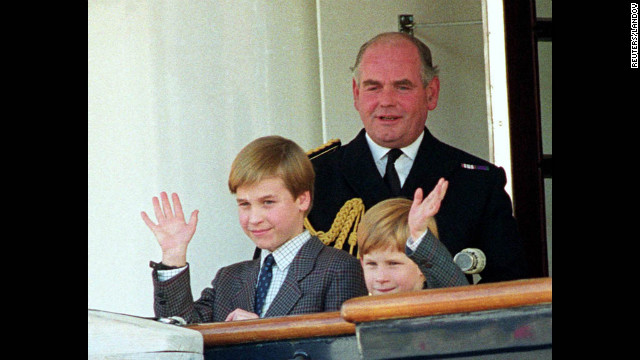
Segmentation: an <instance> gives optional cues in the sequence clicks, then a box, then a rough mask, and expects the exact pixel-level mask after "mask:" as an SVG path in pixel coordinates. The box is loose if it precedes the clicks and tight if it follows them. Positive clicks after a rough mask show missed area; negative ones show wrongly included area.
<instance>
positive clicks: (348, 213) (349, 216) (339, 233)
mask: <svg viewBox="0 0 640 360" xmlns="http://www.w3.org/2000/svg"><path fill="white" fill-rule="evenodd" d="M362 215H364V204H363V203H362V199H360V198H353V199H351V200H347V201H346V202H345V203H344V205H342V208H341V209H340V211H338V214H336V218H335V219H334V220H333V224H331V229H329V231H327V232H324V231H316V230H315V229H314V228H313V226H312V225H311V223H310V222H309V219H308V218H305V219H304V227H305V228H307V230H309V233H311V235H315V236H317V237H318V238H319V239H320V240H322V242H323V243H324V244H325V245H330V244H331V243H333V242H334V241H335V243H334V245H333V247H335V248H337V249H342V246H343V245H344V241H345V240H346V239H347V236H348V237H349V240H348V241H347V243H348V244H349V245H350V247H349V254H351V255H354V253H353V247H354V246H355V245H356V243H357V238H356V230H357V229H358V224H359V223H360V218H361V217H362ZM355 255H356V257H357V258H358V259H359V258H360V249H358V254H355Z"/></svg>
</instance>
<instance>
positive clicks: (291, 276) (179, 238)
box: [142, 136, 366, 323]
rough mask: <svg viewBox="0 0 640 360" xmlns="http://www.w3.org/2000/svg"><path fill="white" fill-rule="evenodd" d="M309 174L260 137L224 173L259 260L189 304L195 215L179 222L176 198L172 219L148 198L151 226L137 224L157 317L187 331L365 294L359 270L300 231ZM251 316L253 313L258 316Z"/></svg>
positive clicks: (228, 271)
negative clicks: (259, 291) (262, 293)
mask: <svg viewBox="0 0 640 360" xmlns="http://www.w3.org/2000/svg"><path fill="white" fill-rule="evenodd" d="M314 177H315V174H314V171H313V166H312V165H311V162H310V161H309V159H308V157H307V155H306V153H305V152H304V151H303V150H302V149H301V148H300V147H299V146H298V145H297V144H295V143H294V142H293V141H291V140H288V139H285V138H282V137H279V136H267V137H262V138H259V139H256V140H254V141H252V142H251V143H249V144H248V145H247V146H245V147H244V148H243V149H242V150H241V151H240V153H239V154H238V156H237V157H236V159H235V160H234V162H233V164H232V166H231V172H230V175H229V190H230V191H231V193H232V194H235V195H236V201H237V206H238V217H239V220H240V225H241V227H242V229H243V231H244V232H245V234H247V236H248V237H249V238H250V239H251V240H252V241H253V242H254V243H255V245H256V246H257V247H258V248H260V249H262V252H261V258H260V259H254V260H251V261H244V262H240V263H236V264H233V265H230V266H226V267H223V268H221V269H220V270H219V271H218V273H217V274H216V276H215V278H214V279H213V281H212V283H211V287H209V288H206V289H204V290H203V291H202V294H201V297H200V299H198V300H196V301H193V298H192V295H191V288H190V281H189V266H188V264H187V261H186V250H187V246H188V243H189V241H191V238H192V237H193V234H194V233H195V229H196V225H197V221H198V211H197V210H195V211H194V212H193V213H192V215H191V218H190V220H189V222H188V223H187V222H186V221H185V218H184V215H183V212H182V205H181V203H180V199H179V197H178V195H177V194H175V193H174V194H173V195H172V199H173V204H174V210H175V215H174V212H173V211H172V209H171V204H170V203H169V199H168V197H167V195H166V193H161V194H160V196H161V201H162V207H161V206H160V201H159V200H158V198H156V197H154V198H153V206H154V211H155V214H156V217H157V220H158V224H155V223H154V222H153V221H152V220H151V219H150V218H149V216H147V214H146V213H145V212H142V219H143V220H144V222H145V223H146V224H147V226H148V227H149V228H150V229H151V231H152V232H153V233H154V235H155V236H156V238H157V240H158V243H159V244H160V247H161V249H162V262H161V263H160V264H155V263H153V266H152V267H154V270H153V273H152V276H153V284H154V311H155V313H156V316H161V317H168V316H180V317H182V318H184V319H185V320H186V321H187V322H188V323H196V322H198V323H202V322H216V321H231V320H241V319H251V318H258V317H272V316H284V315H293V314H304V313H315V312H323V311H337V310H339V309H340V306H341V305H342V303H343V302H344V301H345V300H347V299H349V298H352V297H356V296H361V295H365V294H366V286H365V283H364V278H363V273H362V268H361V266H360V264H359V263H358V261H357V259H355V258H354V257H353V256H351V255H349V254H347V253H346V252H344V251H341V250H338V249H334V248H331V247H328V246H325V245H324V244H323V243H322V242H321V241H320V240H319V239H318V238H317V237H314V236H311V235H310V234H309V232H308V231H306V230H305V229H304V227H303V223H304V218H305V216H306V215H307V214H308V212H309V210H310V209H311V206H312V203H313V183H314ZM269 256H271V257H272V258H273V259H275V263H274V264H273V265H272V266H271V271H272V274H271V275H269V276H270V277H271V278H272V280H271V281H270V285H269V286H268V290H267V291H266V298H265V299H264V305H263V306H262V309H261V310H256V309H255V305H256V301H257V298H256V287H257V286H258V275H259V274H262V273H261V266H263V264H264V263H265V259H267V257H269ZM258 312H260V313H259V314H258Z"/></svg>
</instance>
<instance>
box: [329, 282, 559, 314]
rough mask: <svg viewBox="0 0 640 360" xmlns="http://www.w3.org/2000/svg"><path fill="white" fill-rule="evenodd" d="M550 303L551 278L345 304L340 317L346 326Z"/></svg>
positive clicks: (380, 297) (359, 298)
mask: <svg viewBox="0 0 640 360" xmlns="http://www.w3.org/2000/svg"><path fill="white" fill-rule="evenodd" d="M546 302H551V278H539V279H527V280H514V281H504V282H498V283H490V284H478V285H468V286H458V287H453V288H440V289H428V290H423V291H418V292H408V293H400V294H391V295H377V296H366V297H358V298H353V299H350V300H347V301H345V303H344V304H342V309H341V311H340V314H341V316H342V318H343V319H345V320H346V321H349V322H355V323H357V322H365V321H373V320H386V319H401V318H408V317H421V316H430V315H441V314H453V313H462V312H471V311H484V310H494V309H501V308H509V307H515V306H525V305H535V304H540V303H546Z"/></svg>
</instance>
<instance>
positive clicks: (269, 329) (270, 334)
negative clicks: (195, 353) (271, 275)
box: [185, 311, 356, 347]
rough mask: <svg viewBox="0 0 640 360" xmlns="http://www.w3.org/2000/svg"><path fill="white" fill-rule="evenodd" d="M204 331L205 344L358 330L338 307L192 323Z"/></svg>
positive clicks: (350, 332) (288, 337)
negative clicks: (313, 312)
mask: <svg viewBox="0 0 640 360" xmlns="http://www.w3.org/2000/svg"><path fill="white" fill-rule="evenodd" d="M185 327H187V328H190V329H193V330H197V331H199V332H200V333H202V337H203V338H204V346H205V347H207V346H214V345H230V344H241V343H248V342H258V341H272V340H285V339H297V338H309V337H318V336H339V335H353V334H355V331H356V327H355V324H353V323H349V322H346V321H344V320H343V319H342V318H341V317H340V312H339V311H333V312H324V313H317V314H305V315H289V316H281V317H273V318H264V319H254V320H240V321H231V322H217V323H206V324H192V325H187V326H185Z"/></svg>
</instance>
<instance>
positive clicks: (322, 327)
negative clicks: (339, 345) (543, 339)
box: [185, 278, 551, 347]
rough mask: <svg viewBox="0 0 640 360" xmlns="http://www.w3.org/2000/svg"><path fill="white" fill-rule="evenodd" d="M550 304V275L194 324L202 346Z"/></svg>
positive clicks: (328, 333) (344, 332)
mask: <svg viewBox="0 0 640 360" xmlns="http://www.w3.org/2000/svg"><path fill="white" fill-rule="evenodd" d="M548 302H551V278H539V279H527V280H514V281H505V282H500V283H490V284H479V285H469V286H459V287H453V288H441V289H427V290H422V291H415V292H408V293H401V294H392V295H377V296H363V297H357V298H353V299H350V300H347V301H346V302H345V303H344V304H342V309H341V311H334V312H325V313H316V314H305V315H289V316H281V317H274V318H264V319H254V320H240V321H232V322H216V323H203V324H191V325H187V326H185V327H187V328H189V329H193V330H197V331H199V332H200V333H201V334H202V336H203V338H204V346H205V347H208V346H218V345H231V344H242V343H251V342H260V341H276V340H291V339H300V338H311V337H320V336H340V335H354V334H355V326H356V325H355V323H360V322H367V321H375V320H388V319H401V318H409V317H422V316H430V315H442V314H452V313H461V312H472V311H483V310H494V309H501V308H509V307H515V306H525V305H536V304H542V303H548Z"/></svg>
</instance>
